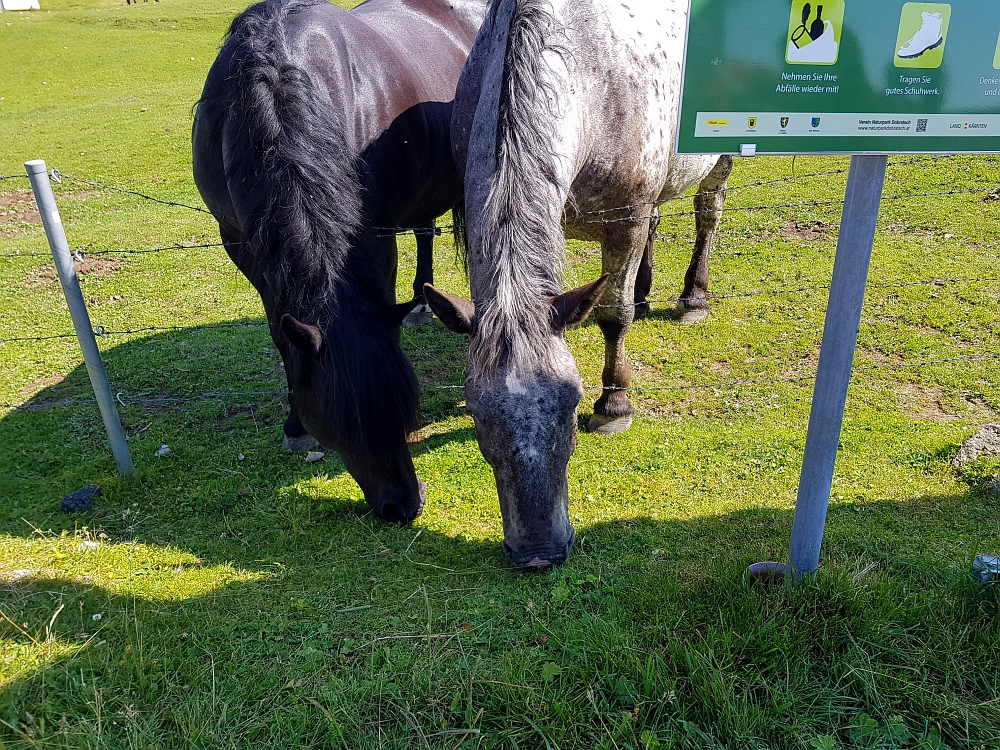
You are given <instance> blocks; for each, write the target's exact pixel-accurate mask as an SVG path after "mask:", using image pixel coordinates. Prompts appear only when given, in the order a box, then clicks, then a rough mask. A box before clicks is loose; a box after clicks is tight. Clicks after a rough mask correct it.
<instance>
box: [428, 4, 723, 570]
mask: <svg viewBox="0 0 1000 750" xmlns="http://www.w3.org/2000/svg"><path fill="white" fill-rule="evenodd" d="M687 8H688V2H687V0H625V1H624V2H623V1H621V0H551V2H550V0H495V1H494V2H493V3H492V4H491V7H490V9H489V11H488V13H487V17H486V21H485V22H484V24H483V27H482V28H481V29H480V32H479V35H478V37H477V38H476V43H475V44H474V45H473V49H472V52H471V53H470V57H469V60H468V61H467V62H466V65H465V69H464V70H463V72H462V77H461V79H460V81H459V86H458V91H457V93H456V99H455V108H454V113H453V117H452V138H453V141H454V149H455V153H456V159H457V161H458V163H459V165H460V167H459V168H460V169H461V168H462V166H461V165H464V170H465V213H466V250H467V257H468V263H469V275H470V285H471V291H472V301H471V302H470V301H468V300H463V299H461V298H458V297H454V296H450V295H447V294H444V293H442V292H440V291H439V290H436V289H435V288H434V287H432V286H427V287H425V296H426V298H427V301H428V303H429V304H430V306H431V308H432V309H433V310H434V311H435V312H436V313H437V315H438V317H439V318H441V320H442V321H443V322H445V324H446V325H448V326H449V327H450V328H451V329H452V330H455V331H459V332H463V333H467V334H469V336H470V342H469V355H468V369H467V374H466V381H465V393H466V402H467V404H468V408H469V410H470V411H471V412H472V414H473V416H474V418H475V425H476V436H477V438H478V440H479V447H480V449H481V450H482V453H483V456H484V457H485V458H486V460H487V461H488V462H489V463H490V464H491V466H492V467H493V472H494V476H495V478H496V484H497V492H498V494H499V499H500V508H501V513H502V515H503V528H504V544H503V547H504V551H505V553H506V555H507V557H508V558H509V559H510V560H511V561H512V562H513V563H514V564H515V565H518V566H520V567H525V568H532V567H544V566H547V565H551V564H555V563H560V562H562V561H564V560H565V559H566V558H567V556H568V554H569V551H570V548H571V547H572V544H573V538H574V531H573V527H572V525H571V524H570V520H569V512H568V477H567V466H568V462H569V458H570V456H571V454H572V453H573V450H574V448H575V446H576V438H577V418H576V409H577V405H578V404H579V402H580V399H581V398H582V396H583V383H582V381H581V378H580V373H579V370H578V369H577V366H576V363H575V361H574V359H573V356H572V354H571V353H570V351H569V349H568V348H567V346H566V343H565V341H564V339H563V332H564V330H565V329H566V327H567V326H571V325H573V324H576V323H579V322H581V321H582V320H584V319H585V318H586V317H587V315H588V314H589V313H590V311H591V310H592V309H593V310H594V313H595V317H596V320H597V324H598V325H599V326H600V329H601V332H602V333H603V335H604V342H605V365H604V373H603V392H602V393H601V396H600V398H599V399H598V400H597V403H596V404H595V405H594V413H593V416H592V417H591V419H590V423H589V426H588V429H590V430H592V431H595V432H598V433H603V434H608V433H614V432H619V431H622V430H625V429H627V428H628V427H629V426H630V425H631V422H632V417H633V414H634V409H633V407H632V405H631V404H630V403H629V398H628V391H627V388H628V386H629V382H630V379H631V372H630V369H629V364H628V360H627V359H626V356H625V347H624V343H625V335H626V332H627V331H628V328H629V325H630V324H631V323H632V321H633V318H634V314H635V308H636V305H635V302H636V299H637V297H638V298H639V300H640V301H641V300H642V299H643V298H644V294H645V293H646V292H648V265H649V255H648V254H649V252H650V250H651V245H652V237H653V232H654V230H655V225H656V222H657V218H656V216H657V211H656V207H657V204H658V202H659V201H663V200H665V199H668V198H671V197H673V196H677V195H679V194H681V193H682V192H683V191H685V190H687V189H688V188H689V187H691V186H693V185H695V184H699V183H700V189H699V192H700V195H699V196H698V197H697V198H696V199H695V206H696V209H697V214H696V217H697V218H696V223H697V239H696V244H695V249H694V255H693V257H692V260H691V266H690V268H689V270H688V273H687V276H686V278H685V285H684V291H683V293H682V295H681V303H680V304H681V306H682V307H683V308H684V309H685V310H686V311H704V310H706V309H707V305H708V300H707V295H706V292H707V289H706V287H707V283H708V256H709V250H710V247H711V244H712V238H713V235H714V233H715V230H716V227H717V225H718V221H719V218H720V212H721V209H722V203H723V200H724V196H725V186H726V180H727V179H728V176H729V171H730V169H731V168H732V158H731V157H720V156H678V155H675V154H674V153H673V145H674V141H675V137H676V130H677V126H678V104H679V92H680V72H681V71H680V68H681V58H682V54H683V41H684V27H685V22H686V13H687ZM566 236H570V237H575V238H579V239H585V240H592V241H596V242H599V243H600V245H601V253H602V266H603V272H604V273H603V275H602V276H601V278H599V279H598V280H597V281H595V282H593V283H591V284H588V285H586V286H583V287H580V288H579V289H573V290H571V291H568V292H563V289H562V281H563V278H562V267H563V263H564V260H565V237H566ZM644 255H645V256H646V265H647V274H646V278H642V279H640V280H639V281H640V284H639V288H638V289H637V288H636V281H637V276H638V275H639V270H640V268H641V267H642V266H643V260H644ZM644 285H645V286H644Z"/></svg>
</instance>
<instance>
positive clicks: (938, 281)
mask: <svg viewBox="0 0 1000 750" xmlns="http://www.w3.org/2000/svg"><path fill="white" fill-rule="evenodd" d="M977 282H1000V276H954V277H950V278H937V277H934V278H929V279H919V280H917V281H893V282H886V283H880V284H869V285H868V288H869V289H903V288H906V287H914V286H936V287H944V286H948V285H952V284H973V283H977ZM829 288H830V285H829V284H806V285H803V286H798V287H786V288H781V289H763V290H759V291H757V290H755V291H752V292H730V293H725V294H712V293H709V294H707V295H705V297H704V299H707V300H724V299H748V298H751V297H777V296H785V295H792V294H802V293H805V292H814V291H822V290H824V289H829ZM682 299H683V298H682V297H666V298H663V299H647V300H644V301H643V302H635V303H633V305H634V306H641V305H650V304H676V303H677V302H680V301H681V300H682ZM594 307H617V305H594ZM267 325H268V324H267V322H266V321H256V320H248V321H233V322H229V323H205V324H202V325H193V326H176V325H174V326H142V327H140V328H129V329H123V330H113V329H108V328H106V327H105V326H103V325H97V326H94V335H95V336H97V337H98V338H102V339H103V338H108V337H111V336H128V335H132V334H136V333H147V332H164V331H185V332H187V331H201V330H209V329H214V328H262V327H264V326H267ZM72 338H76V334H75V333H57V334H52V335H48V336H19V337H13V338H7V339H0V345H2V344H12V343H18V342H34V341H49V340H52V339H72Z"/></svg>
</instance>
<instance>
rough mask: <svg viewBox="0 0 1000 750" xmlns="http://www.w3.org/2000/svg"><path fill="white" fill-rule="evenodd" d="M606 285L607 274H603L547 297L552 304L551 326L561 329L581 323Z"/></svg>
mask: <svg viewBox="0 0 1000 750" xmlns="http://www.w3.org/2000/svg"><path fill="white" fill-rule="evenodd" d="M607 285H608V274H604V275H603V276H602V277H601V278H599V279H598V280H597V281H595V282H593V283H591V284H586V285H584V286H581V287H578V288H576V289H570V290H569V291H568V292H563V293H562V294H559V295H557V296H555V297H550V298H549V304H551V305H552V327H553V328H555V329H556V330H557V331H561V330H563V329H565V328H568V327H569V326H575V325H576V324H577V323H582V322H583V321H585V320H586V319H587V316H588V315H590V311H591V310H593V309H594V305H596V304H597V300H598V299H600V297H601V293H602V292H603V291H604V287H606V286H607Z"/></svg>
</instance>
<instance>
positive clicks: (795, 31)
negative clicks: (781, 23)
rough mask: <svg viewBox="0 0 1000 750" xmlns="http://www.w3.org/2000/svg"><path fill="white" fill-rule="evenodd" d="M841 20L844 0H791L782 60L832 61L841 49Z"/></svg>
mask: <svg viewBox="0 0 1000 750" xmlns="http://www.w3.org/2000/svg"><path fill="white" fill-rule="evenodd" d="M843 24H844V0H825V2H821V3H817V4H815V5H813V4H812V3H811V2H807V1H806V0H792V14H791V20H790V21H789V24H788V45H787V48H786V52H785V61H786V62H789V63H792V64H804V63H808V64H812V65H833V64H834V63H835V62H837V56H838V54H839V53H840V31H841V28H842V27H843Z"/></svg>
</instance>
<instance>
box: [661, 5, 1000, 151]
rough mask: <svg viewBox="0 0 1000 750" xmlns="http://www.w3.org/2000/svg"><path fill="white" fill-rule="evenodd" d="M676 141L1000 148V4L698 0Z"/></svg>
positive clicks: (682, 147)
mask: <svg viewBox="0 0 1000 750" xmlns="http://www.w3.org/2000/svg"><path fill="white" fill-rule="evenodd" d="M683 80H684V90H683V94H682V99H681V121H680V131H679V134H678V142H677V150H678V152H679V153H683V154H719V153H745V154H746V153H758V154H760V153H766V154H801V153H849V154H862V153H870V154H874V153H882V154H885V153H901V152H909V153H932V152H944V153H961V152H969V153H987V152H1000V0H954V1H953V2H952V3H917V2H903V1H902V0H818V2H817V0H691V7H690V15H689V22H688V33H687V46H686V53H685V62H684V75H683Z"/></svg>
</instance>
